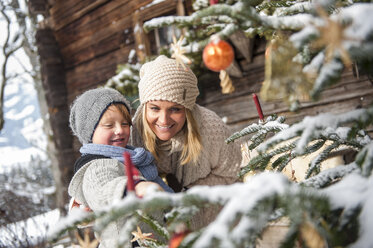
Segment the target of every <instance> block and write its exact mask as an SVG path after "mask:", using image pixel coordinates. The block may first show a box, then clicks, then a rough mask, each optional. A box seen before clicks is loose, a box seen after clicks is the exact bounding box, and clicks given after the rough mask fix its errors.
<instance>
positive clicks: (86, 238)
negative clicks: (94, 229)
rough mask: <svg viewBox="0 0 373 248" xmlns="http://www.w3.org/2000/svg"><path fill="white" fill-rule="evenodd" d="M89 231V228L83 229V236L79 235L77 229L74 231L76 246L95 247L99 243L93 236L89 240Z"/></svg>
mask: <svg viewBox="0 0 373 248" xmlns="http://www.w3.org/2000/svg"><path fill="white" fill-rule="evenodd" d="M89 232H90V231H89V229H88V228H85V229H84V237H83V238H82V237H81V236H80V235H79V233H78V231H75V237H76V239H77V240H78V242H79V245H78V247H82V248H96V247H97V245H98V244H99V241H98V240H97V239H95V238H94V239H93V240H91V237H90V235H89ZM73 246H74V245H73Z"/></svg>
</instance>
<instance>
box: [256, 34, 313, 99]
mask: <svg viewBox="0 0 373 248" xmlns="http://www.w3.org/2000/svg"><path fill="white" fill-rule="evenodd" d="M297 53H298V51H297V50H296V49H295V48H294V47H293V46H292V43H291V42H288V40H287V37H285V36H284V35H278V36H276V37H275V39H273V40H272V41H270V42H269V44H268V46H267V48H266V51H265V71H264V82H263V86H262V88H261V90H260V97H261V99H262V100H264V101H271V100H284V101H285V102H287V103H288V104H289V106H295V104H296V103H298V102H299V101H306V100H309V92H310V90H311V89H312V87H313V83H312V81H311V80H310V79H308V78H307V77H306V75H305V74H304V73H303V72H302V69H303V67H302V64H301V63H300V62H297V61H295V60H294V56H296V55H297Z"/></svg>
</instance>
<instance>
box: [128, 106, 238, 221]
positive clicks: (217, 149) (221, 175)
mask: <svg viewBox="0 0 373 248" xmlns="http://www.w3.org/2000/svg"><path fill="white" fill-rule="evenodd" d="M141 109H142V108H141V107H140V108H139V109H138V111H137V112H136V114H135V117H134V120H133V122H134V125H133V129H132V135H131V137H132V143H133V144H132V145H134V146H141V147H143V146H144V145H143V142H142V138H141V137H140V134H139V132H138V131H137V130H136V128H135V127H136V121H137V120H138V119H139V118H141V114H140V113H139V112H140V111H141ZM192 112H193V116H194V118H195V120H196V122H197V125H198V127H199V131H200V135H201V139H202V146H203V148H202V151H201V154H200V157H199V159H198V162H197V164H185V165H180V156H181V151H182V148H183V144H184V138H183V134H182V133H179V134H178V135H176V136H175V137H173V138H172V139H170V140H169V141H168V142H165V143H163V144H162V147H161V149H162V151H163V153H162V154H160V158H159V160H158V161H157V167H158V172H159V174H160V175H162V174H169V173H171V174H173V175H175V176H176V178H177V179H178V181H179V183H181V185H182V187H184V188H190V187H193V186H195V185H209V186H212V185H221V184H232V183H234V182H236V181H237V180H238V177H237V175H238V172H239V169H240V165H241V160H242V158H241V151H240V147H239V145H238V144H236V143H233V144H226V143H225V139H226V138H228V137H229V135H230V132H229V130H228V127H227V126H226V125H225V124H224V123H223V121H222V120H221V118H220V117H219V116H218V115H217V114H216V113H215V112H213V111H211V110H208V109H207V108H204V107H202V106H199V105H197V104H196V105H195V106H194V107H193V110H192ZM195 219H198V218H195ZM212 219H213V216H207V215H205V216H204V217H203V218H200V220H199V221H197V222H199V223H194V227H195V228H199V227H201V226H205V225H206V224H208V223H209V222H210V221H211V220H212ZM195 221H196V220H195Z"/></svg>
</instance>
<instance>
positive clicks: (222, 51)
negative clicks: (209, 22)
mask: <svg viewBox="0 0 373 248" xmlns="http://www.w3.org/2000/svg"><path fill="white" fill-rule="evenodd" d="M202 58H203V62H204V63H205V65H206V66H207V68H209V69H210V70H212V71H216V72H218V71H221V70H225V69H226V68H227V67H228V66H229V65H230V64H231V63H232V62H233V58H234V51H233V48H232V46H231V45H230V44H229V43H228V42H226V41H224V40H220V39H215V40H213V41H211V42H210V43H209V44H207V46H206V47H205V48H204V49H203V54H202Z"/></svg>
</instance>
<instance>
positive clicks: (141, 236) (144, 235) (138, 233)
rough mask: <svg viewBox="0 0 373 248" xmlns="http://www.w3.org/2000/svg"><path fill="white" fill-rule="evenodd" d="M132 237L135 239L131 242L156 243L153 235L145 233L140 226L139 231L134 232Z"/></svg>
mask: <svg viewBox="0 0 373 248" xmlns="http://www.w3.org/2000/svg"><path fill="white" fill-rule="evenodd" d="M132 235H133V237H134V238H133V239H132V240H131V242H135V241H138V242H140V243H141V242H143V241H144V240H150V241H156V240H155V239H153V238H152V236H153V234H152V233H143V232H142V231H141V229H140V227H139V226H137V231H134V232H132Z"/></svg>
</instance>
